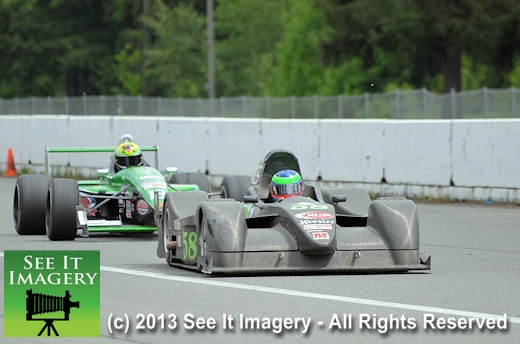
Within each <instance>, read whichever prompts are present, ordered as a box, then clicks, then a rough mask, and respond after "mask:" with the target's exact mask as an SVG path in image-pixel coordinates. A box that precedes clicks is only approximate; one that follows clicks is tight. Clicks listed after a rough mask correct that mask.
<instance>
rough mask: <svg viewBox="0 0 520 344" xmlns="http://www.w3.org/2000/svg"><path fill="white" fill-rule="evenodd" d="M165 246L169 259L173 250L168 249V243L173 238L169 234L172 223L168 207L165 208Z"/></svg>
mask: <svg viewBox="0 0 520 344" xmlns="http://www.w3.org/2000/svg"><path fill="white" fill-rule="evenodd" d="M162 224H163V247H164V252H165V253H166V258H167V259H169V258H170V256H171V251H170V250H168V248H167V245H168V242H169V241H170V240H171V238H170V237H169V235H168V228H169V224H170V212H169V210H168V208H166V209H165V211H164V215H163V223H162Z"/></svg>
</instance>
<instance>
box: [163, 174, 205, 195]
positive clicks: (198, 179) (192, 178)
mask: <svg viewBox="0 0 520 344" xmlns="http://www.w3.org/2000/svg"><path fill="white" fill-rule="evenodd" d="M168 182H169V183H171V184H195V185H197V186H198V187H199V189H200V191H204V192H210V191H211V190H210V184H209V180H208V177H207V176H206V175H205V174H204V173H202V172H181V173H176V174H172V175H171V176H170V178H169V179H168Z"/></svg>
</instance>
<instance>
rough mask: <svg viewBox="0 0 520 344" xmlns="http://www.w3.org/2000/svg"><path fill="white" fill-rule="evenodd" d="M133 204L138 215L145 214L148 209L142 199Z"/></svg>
mask: <svg viewBox="0 0 520 344" xmlns="http://www.w3.org/2000/svg"><path fill="white" fill-rule="evenodd" d="M135 206H136V208H137V212H138V213H139V215H146V214H147V213H148V210H149V209H150V207H149V206H148V203H146V201H145V200H144V199H140V200H138V201H137V203H136V205H135Z"/></svg>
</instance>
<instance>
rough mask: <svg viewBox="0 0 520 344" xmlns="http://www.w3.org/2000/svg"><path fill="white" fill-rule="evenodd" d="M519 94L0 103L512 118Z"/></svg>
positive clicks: (22, 109) (4, 103) (10, 109)
mask: <svg viewBox="0 0 520 344" xmlns="http://www.w3.org/2000/svg"><path fill="white" fill-rule="evenodd" d="M517 104H520V92H519V91H518V90H517V89H516V88H514V87H512V88H508V89H488V88H482V89H479V90H473V91H465V92H455V91H454V90H452V91H451V92H450V93H446V94H440V95H439V94H434V93H432V92H429V91H428V90H426V89H421V90H396V91H393V92H389V93H365V94H363V95H356V96H344V95H338V96H312V97H283V98H277V97H236V98H218V99H202V98H199V99H186V98H162V97H142V96H139V97H129V96H87V95H85V96H81V97H64V98H52V97H47V98H42V97H30V98H15V99H0V114H4V115H33V114H38V115H84V116H92V115H103V116H106V115H129V116H189V117H239V118H315V119H317V118H394V119H442V118H447V119H454V118H465V119H471V118H514V117H519V115H520V114H519V109H518V106H517Z"/></svg>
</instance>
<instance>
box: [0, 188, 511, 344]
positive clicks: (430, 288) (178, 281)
mask: <svg viewBox="0 0 520 344" xmlns="http://www.w3.org/2000/svg"><path fill="white" fill-rule="evenodd" d="M14 184H15V179H13V178H0V190H2V191H1V192H0V265H1V266H2V271H3V266H4V251H6V250H61V249H63V250H74V249H77V250H99V251H100V255H101V268H100V269H101V324H100V326H101V337H100V338H97V337H96V338H68V339H66V341H67V343H69V342H70V343H210V342H211V343H244V342H248V343H249V344H253V343H265V342H266V341H269V342H282V343H304V342H309V343H331V342H340V343H349V342H354V343H379V342H383V343H468V342H471V343H472V344H476V343H519V342H520V288H519V282H520V277H519V276H520V266H519V264H518V262H519V261H520V206H518V205H506V206H504V205H484V204H433V203H420V204H419V205H418V208H419V220H420V230H421V248H422V250H423V251H425V252H427V253H428V254H431V255H432V270H431V271H429V272H413V273H399V274H369V275H364V274H325V275H323V274H318V275H316V274H312V275H290V276H241V277H208V276H204V275H201V274H198V273H195V272H191V271H187V270H182V269H176V268H172V267H169V266H168V265H167V264H166V263H165V262H164V260H163V259H159V258H157V257H156V255H155V249H156V235H155V234H153V235H139V236H131V237H122V236H98V237H90V238H77V239H76V240H75V241H72V242H51V241H49V240H47V238H46V236H19V235H18V234H17V233H16V232H15V230H14V227H13V216H12V197H13V195H12V194H13V190H14ZM1 276H2V278H1V280H2V285H3V284H4V275H3V274H2V275H1ZM2 295H3V292H2ZM0 302H2V307H1V308H0V312H1V317H0V319H1V320H0V327H1V328H2V332H3V328H4V313H3V302H4V300H3V297H2V298H0ZM125 314H126V316H128V318H129V320H130V321H129V324H130V326H129V330H128V332H127V333H123V331H117V330H115V329H114V327H113V326H111V327H110V328H112V333H111V332H110V328H109V319H114V318H115V317H124V316H125ZM139 314H143V315H145V316H147V317H148V316H150V317H159V316H160V315H161V314H164V315H165V316H168V315H169V314H175V317H176V325H177V326H176V328H175V329H174V330H170V329H168V328H166V327H165V328H160V326H156V328H155V329H150V330H141V331H138V330H136V329H135V324H136V322H137V317H138V315H139ZM240 315H243V317H248V318H259V320H260V321H263V320H264V318H267V322H266V323H269V324H270V325H271V327H272V328H271V329H250V328H245V326H243V327H242V328H240V322H239V319H240ZM344 315H345V316H346V317H347V319H348V317H349V316H350V317H351V318H352V323H351V325H350V326H349V324H348V322H347V324H346V325H347V328H346V329H343V328H340V327H342V326H343V325H342V322H343V316H344ZM504 315H506V316H507V329H505V330H502V329H488V328H485V329H483V330H480V329H478V328H476V327H477V326H476V325H474V326H473V328H472V329H460V328H455V329H439V328H436V329H432V328H431V326H429V325H427V321H426V320H428V319H431V317H434V318H435V321H441V322H442V321H444V320H445V321H449V320H450V319H452V318H453V319H455V320H456V319H460V318H466V319H472V318H476V319H485V320H488V319H497V318H498V319H500V318H503V317H504ZM229 316H231V317H232V318H233V322H232V325H233V329H229V326H228V328H224V324H225V323H227V322H226V321H224V318H226V319H228V317H229ZM425 317H430V318H426V319H425ZM197 318H201V319H202V320H200V321H201V322H202V321H204V322H210V321H211V318H214V319H215V323H216V324H215V329H208V328H206V329H199V328H197V326H196V323H195V322H192V321H191V319H197ZM296 318H304V319H306V320H305V321H309V324H310V325H309V326H308V328H307V332H306V333H302V332H303V331H304V327H303V324H302V322H301V321H300V322H299V323H298V328H297V329H295V328H292V329H288V328H285V329H282V330H280V333H276V332H278V331H277V330H276V329H275V328H274V327H275V325H278V322H279V319H281V320H284V319H292V321H293V323H294V321H295V319H296ZM395 318H398V319H404V320H395ZM309 319H310V320H309ZM338 319H339V320H338ZM336 320H338V321H336ZM286 321H289V320H286ZM385 323H386V325H387V326H386V331H385ZM410 323H414V324H415V326H411V325H410ZM331 324H332V325H333V326H332V327H333V328H329V327H330V325H331ZM435 324H437V323H433V325H435ZM473 324H475V322H473ZM201 326H202V325H201ZM191 327H193V328H191ZM293 327H294V326H293ZM403 327H405V328H403ZM413 327H414V328H413ZM425 327H428V328H425ZM63 339H64V338H63ZM63 339H62V341H63ZM56 341H57V339H56V338H49V337H40V338H30V337H29V338H2V339H1V340H0V342H2V343H42V342H45V343H47V342H49V343H50V342H52V343H55V342H56Z"/></svg>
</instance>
